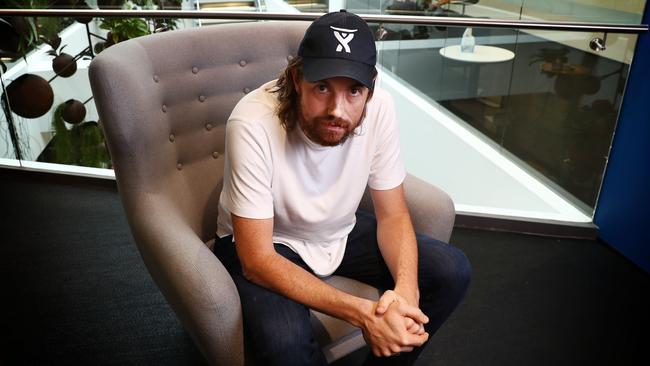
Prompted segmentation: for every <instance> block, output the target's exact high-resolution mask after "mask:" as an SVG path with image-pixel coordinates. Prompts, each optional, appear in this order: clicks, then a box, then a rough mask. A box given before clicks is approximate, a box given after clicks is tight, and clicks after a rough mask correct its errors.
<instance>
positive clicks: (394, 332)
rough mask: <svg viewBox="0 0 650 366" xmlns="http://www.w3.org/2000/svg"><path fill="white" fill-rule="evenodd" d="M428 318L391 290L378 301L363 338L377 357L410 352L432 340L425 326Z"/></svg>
mask: <svg viewBox="0 0 650 366" xmlns="http://www.w3.org/2000/svg"><path fill="white" fill-rule="evenodd" d="M428 322H429V318H427V316H426V315H424V313H423V312H422V311H421V310H420V309H419V308H418V307H417V304H415V305H413V304H410V303H409V302H407V301H406V299H404V298H403V297H402V296H400V295H399V294H398V293H397V292H395V291H392V290H389V291H386V292H384V294H383V295H382V296H381V297H380V298H379V300H378V301H377V303H376V306H375V308H374V313H373V314H371V315H370V316H369V317H368V318H367V320H366V322H365V323H364V326H363V327H362V331H363V336H364V338H365V339H366V342H367V343H368V345H369V346H370V348H371V350H372V353H373V354H374V355H375V356H379V357H380V356H384V357H388V356H394V355H397V354H399V353H401V352H410V351H412V350H413V349H414V348H415V347H420V346H421V345H422V344H424V342H426V341H427V340H428V339H429V333H427V332H426V331H425V330H424V324H426V323H428Z"/></svg>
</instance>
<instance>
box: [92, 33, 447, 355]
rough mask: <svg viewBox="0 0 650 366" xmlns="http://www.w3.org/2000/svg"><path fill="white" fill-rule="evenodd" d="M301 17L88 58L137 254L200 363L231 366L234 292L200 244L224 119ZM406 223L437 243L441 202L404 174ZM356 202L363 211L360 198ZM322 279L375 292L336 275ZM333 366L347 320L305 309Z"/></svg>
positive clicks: (281, 59)
mask: <svg viewBox="0 0 650 366" xmlns="http://www.w3.org/2000/svg"><path fill="white" fill-rule="evenodd" d="M307 26H308V23H305V22H247V23H235V24H223V25H215V26H208V27H202V28H194V29H186V30H179V31H172V32H167V33H159V34H154V35H151V36H147V37H141V38H136V39H132V40H129V41H126V42H123V43H119V44H117V45H114V46H112V47H110V48H108V49H106V50H104V51H103V52H102V53H101V54H99V55H98V56H97V57H96V58H95V59H94V60H93V61H92V63H91V65H90V70H89V78H90V84H91V87H92V91H93V96H94V98H95V104H96V106H97V111H98V113H99V117H100V121H101V124H102V126H103V129H104V132H105V136H106V141H107V143H108V148H109V151H110V153H111V158H112V161H113V168H114V170H115V176H116V179H117V184H118V190H119V193H120V197H121V199H122V204H123V206H124V211H125V214H126V217H127V219H128V222H129V226H130V228H131V232H132V233H133V236H134V239H135V242H136V244H137V246H138V250H139V251H140V254H141V255H142V258H143V261H144V263H145V265H146V266H147V269H148V270H149V272H150V273H151V276H152V277H153V279H154V281H155V282H156V284H157V285H158V287H159V288H160V290H161V292H162V293H163V295H164V296H165V298H166V299H167V301H168V302H169V304H170V305H171V307H172V309H173V310H174V312H175V313H176V315H177V317H178V318H179V320H180V321H181V323H182V324H183V326H184V327H185V329H186V330H187V331H188V332H189V334H190V335H191V337H192V338H193V340H194V342H195V344H196V345H197V347H198V348H199V350H201V352H202V353H203V355H204V356H205V358H206V359H207V360H208V361H209V362H210V364H213V365H217V364H219V365H229V366H239V365H243V364H244V361H245V354H244V342H243V330H242V314H241V306H240V302H239V296H238V293H237V289H236V287H235V285H234V283H233V281H232V279H231V278H230V276H229V275H228V272H227V271H226V270H225V268H224V267H223V265H221V263H220V262H219V260H217V258H216V257H215V256H214V255H213V254H212V252H211V250H210V246H211V244H212V240H213V238H214V235H215V232H216V221H217V207H218V200H219V194H220V192H221V187H222V176H223V167H224V159H223V152H224V134H225V123H226V120H227V118H228V116H229V115H230V112H231V110H232V109H233V107H234V106H235V104H236V103H237V101H239V99H240V98H241V97H243V96H244V95H245V94H246V93H248V92H249V91H251V90H253V89H255V88H257V87H258V86H260V85H262V84H263V83H265V82H267V81H270V80H272V79H275V78H277V77H278V75H279V72H280V71H281V70H282V69H283V68H284V67H285V66H286V65H287V62H288V60H290V59H291V57H292V56H293V55H295V54H296V52H297V47H298V44H299V42H300V39H301V38H302V36H303V34H304V32H305V30H306V28H307ZM404 185H405V191H406V200H407V204H408V205H409V210H410V212H411V217H412V219H413V224H414V227H415V229H416V230H417V231H418V232H420V233H422V234H426V235H429V236H432V237H434V238H437V239H440V240H443V241H447V240H448V239H449V236H450V234H451V229H452V226H453V221H454V215H455V212H454V208H453V203H452V202H451V199H450V198H449V196H447V195H446V194H445V193H444V192H442V191H440V190H439V189H437V188H436V187H434V186H432V185H430V184H428V183H426V182H423V181H421V180H419V179H417V178H415V177H413V176H410V175H409V176H408V177H407V179H406V181H405V183H404ZM362 207H363V208H365V209H368V210H371V209H372V205H371V202H370V200H369V199H368V195H367V194H366V196H365V198H364V200H363V201H362ZM327 281H328V282H329V283H330V284H332V285H333V286H336V287H338V288H340V289H342V290H343V291H347V292H349V293H353V294H355V295H357V296H362V297H366V298H374V299H376V298H377V296H378V292H377V290H376V289H374V288H372V287H370V286H367V285H365V284H362V283H359V282H357V281H353V280H351V279H347V278H341V277H331V278H329V279H327ZM312 314H313V317H312V323H313V326H314V330H315V337H316V339H317V340H318V342H319V343H320V344H321V345H322V346H323V351H324V353H325V357H326V358H327V359H328V361H330V362H331V361H334V360H336V359H338V358H340V357H342V356H344V355H346V354H348V353H350V352H352V351H354V350H355V349H358V348H359V347H362V346H363V345H364V344H365V342H364V340H363V337H362V334H361V332H360V331H359V330H358V329H356V328H354V327H352V326H351V325H350V324H348V323H345V322H343V321H341V320H338V319H334V318H332V317H329V316H327V315H324V314H320V313H317V312H312Z"/></svg>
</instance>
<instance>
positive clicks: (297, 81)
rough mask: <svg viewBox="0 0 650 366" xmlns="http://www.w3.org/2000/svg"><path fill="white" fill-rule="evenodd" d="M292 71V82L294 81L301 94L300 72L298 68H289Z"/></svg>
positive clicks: (294, 85)
mask: <svg viewBox="0 0 650 366" xmlns="http://www.w3.org/2000/svg"><path fill="white" fill-rule="evenodd" d="M289 72H290V73H291V82H293V88H294V89H295V91H296V93H298V94H300V82H301V80H300V75H299V73H298V70H297V69H295V68H293V69H291V70H289Z"/></svg>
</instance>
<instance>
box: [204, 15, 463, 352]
mask: <svg viewBox="0 0 650 366" xmlns="http://www.w3.org/2000/svg"><path fill="white" fill-rule="evenodd" d="M298 56H299V57H297V58H295V59H294V60H292V61H291V62H290V64H289V65H288V66H287V68H286V70H285V71H284V73H283V74H282V75H281V77H280V79H278V80H277V81H271V82H269V83H267V84H265V85H263V86H261V87H260V88H259V89H257V90H255V91H253V92H251V93H249V94H248V95H247V96H245V97H244V98H243V99H242V100H241V101H240V102H239V104H238V105H237V106H236V107H235V109H234V111H233V112H232V114H231V116H230V119H229V120H228V124H227V131H226V167H225V178H224V187H223V191H222V193H221V197H220V204H219V210H220V212H219V222H218V231H217V236H218V238H217V244H216V245H215V249H214V252H215V255H216V256H217V257H218V258H219V259H220V260H221V262H222V263H223V264H224V266H225V267H226V268H227V269H228V271H229V273H230V274H231V275H232V277H233V280H234V282H235V284H236V286H237V289H238V291H239V294H240V298H241V304H242V311H243V316H244V337H245V339H246V343H247V345H248V346H250V347H252V349H253V352H250V354H252V355H254V356H255V357H257V358H258V359H257V362H258V363H259V364H262V365H323V364H325V358H324V356H323V354H322V352H321V351H320V347H319V345H318V344H317V343H316V342H315V340H314V337H313V331H312V329H311V324H310V321H309V309H310V308H312V309H316V310H318V311H321V312H324V313H327V314H330V315H332V316H335V317H338V318H340V319H344V320H346V321H348V322H350V323H351V324H353V325H355V326H357V327H359V328H360V329H361V330H362V332H363V335H364V337H365V339H366V341H367V342H368V344H369V346H370V348H371V350H372V355H370V356H369V359H368V362H369V363H373V362H395V364H399V365H407V364H409V363H412V362H414V360H415V358H417V355H418V354H419V352H420V351H421V349H422V348H421V346H422V345H423V344H424V343H425V342H426V341H427V340H428V338H429V335H430V334H432V333H433V332H435V331H436V330H437V329H438V328H439V327H440V325H441V324H442V322H443V321H444V320H445V319H446V318H447V317H448V316H449V314H450V313H451V312H452V311H453V309H454V308H455V307H456V306H457V305H458V303H459V302H460V301H461V299H462V297H463V295H464V293H465V290H466V288H467V286H468V283H469V273H470V269H469V264H468V262H467V258H466V257H465V256H464V255H463V254H462V252H460V251H459V250H458V249H456V248H454V247H452V246H450V245H447V244H444V243H440V242H437V241H435V240H433V239H430V238H425V237H422V236H417V239H416V234H415V233H414V232H413V228H412V225H411V221H410V218H409V215H408V211H407V208H406V204H405V201H404V194H403V188H402V182H403V180H404V177H405V174H406V173H405V170H404V166H403V164H402V161H401V159H400V150H399V135H398V129H397V122H396V120H395V113H394V109H393V103H392V99H391V98H390V96H389V95H388V94H387V93H386V92H384V91H383V90H380V89H379V88H375V77H376V75H377V72H376V69H375V63H376V49H375V43H374V40H373V36H372V32H371V31H370V29H369V28H368V25H367V24H366V23H365V22H364V21H363V20H362V19H361V18H359V17H358V16H356V15H354V14H351V13H348V12H345V11H343V10H342V11H341V12H335V13H329V14H326V15H324V16H322V17H321V18H319V19H317V20H316V21H314V23H312V25H311V26H310V27H309V29H308V30H307V32H306V33H305V36H304V38H303V40H302V43H301V45H300V48H299V51H298ZM366 185H369V187H370V189H371V195H372V199H373V203H374V207H375V212H374V214H375V215H374V216H373V215H371V214H370V213H364V212H356V210H357V207H358V205H359V202H360V200H361V196H362V194H363V192H364V189H365V187H366ZM418 272H419V273H418ZM332 274H335V275H341V276H346V277H350V278H354V279H357V280H360V281H362V282H366V283H368V284H370V285H373V286H376V287H378V288H380V289H383V290H385V292H384V293H383V295H382V296H381V298H380V299H379V301H377V302H374V301H370V300H367V299H362V298H359V297H356V296H353V295H350V294H347V293H345V292H343V291H340V290H338V289H335V288H334V287H331V286H330V285H328V284H327V283H325V282H324V281H323V280H322V279H321V277H324V276H329V275H332ZM425 314H426V315H425ZM387 356H394V357H387Z"/></svg>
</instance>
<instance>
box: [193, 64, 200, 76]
mask: <svg viewBox="0 0 650 366" xmlns="http://www.w3.org/2000/svg"><path fill="white" fill-rule="evenodd" d="M198 73H199V68H198V67H196V66H194V67H193V68H192V74H198Z"/></svg>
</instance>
